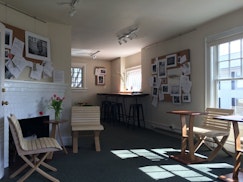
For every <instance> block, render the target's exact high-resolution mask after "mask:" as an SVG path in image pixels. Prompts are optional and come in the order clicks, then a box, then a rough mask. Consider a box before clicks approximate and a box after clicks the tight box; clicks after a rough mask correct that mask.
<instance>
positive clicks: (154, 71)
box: [151, 63, 157, 74]
mask: <svg viewBox="0 0 243 182" xmlns="http://www.w3.org/2000/svg"><path fill="white" fill-rule="evenodd" d="M151 69H152V70H151V71H152V74H157V64H156V63H154V64H152V67H151Z"/></svg>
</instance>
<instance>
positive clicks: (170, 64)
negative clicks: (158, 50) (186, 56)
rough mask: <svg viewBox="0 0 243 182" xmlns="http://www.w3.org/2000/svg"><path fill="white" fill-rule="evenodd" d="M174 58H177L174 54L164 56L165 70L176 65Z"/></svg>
mask: <svg viewBox="0 0 243 182" xmlns="http://www.w3.org/2000/svg"><path fill="white" fill-rule="evenodd" d="M176 58H177V56H176V54H171V55H168V56H166V65H167V68H170V67H175V66H176V65H177V60H176Z"/></svg>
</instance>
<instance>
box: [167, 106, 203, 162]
mask: <svg viewBox="0 0 243 182" xmlns="http://www.w3.org/2000/svg"><path fill="white" fill-rule="evenodd" d="M167 113H169V114H177V115H179V116H180V121H181V153H180V154H178V155H171V156H170V158H172V159H175V160H177V161H179V162H182V163H184V164H193V163H201V162H205V161H206V159H205V158H201V157H199V156H196V155H195V154H194V141H193V126H194V118H195V116H199V115H205V114H207V113H205V112H194V111H187V110H185V111H183V110H181V111H180V110H178V111H169V112H167ZM186 116H188V117H189V126H188V129H189V130H188V131H187V124H186ZM187 142H188V145H189V153H187V152H186V148H187Z"/></svg>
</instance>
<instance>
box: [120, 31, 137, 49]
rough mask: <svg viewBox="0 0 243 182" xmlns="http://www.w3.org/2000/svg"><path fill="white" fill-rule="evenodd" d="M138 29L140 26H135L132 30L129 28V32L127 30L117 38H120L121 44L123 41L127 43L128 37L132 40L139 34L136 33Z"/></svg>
mask: <svg viewBox="0 0 243 182" xmlns="http://www.w3.org/2000/svg"><path fill="white" fill-rule="evenodd" d="M137 31H138V28H137V27H136V28H134V29H132V30H129V31H128V32H126V33H124V34H122V35H120V36H118V37H117V38H118V43H119V44H120V45H122V41H123V42H124V43H127V40H128V39H129V40H132V39H134V38H136V37H137V35H136V32H137Z"/></svg>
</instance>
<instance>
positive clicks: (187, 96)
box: [182, 94, 191, 102]
mask: <svg viewBox="0 0 243 182" xmlns="http://www.w3.org/2000/svg"><path fill="white" fill-rule="evenodd" d="M182 102H191V94H182Z"/></svg>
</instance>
